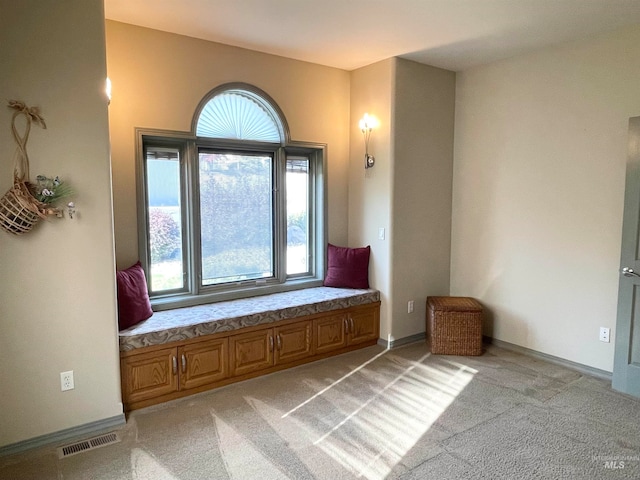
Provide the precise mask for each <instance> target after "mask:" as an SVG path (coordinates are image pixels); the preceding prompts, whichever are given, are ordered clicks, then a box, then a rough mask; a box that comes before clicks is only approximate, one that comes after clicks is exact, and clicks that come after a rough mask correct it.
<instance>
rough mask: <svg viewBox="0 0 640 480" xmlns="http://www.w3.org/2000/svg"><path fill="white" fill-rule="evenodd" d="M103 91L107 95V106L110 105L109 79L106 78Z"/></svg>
mask: <svg viewBox="0 0 640 480" xmlns="http://www.w3.org/2000/svg"><path fill="white" fill-rule="evenodd" d="M104 91H105V93H106V94H107V105H109V104H111V79H110V78H109V77H107V80H106V82H105V87H104Z"/></svg>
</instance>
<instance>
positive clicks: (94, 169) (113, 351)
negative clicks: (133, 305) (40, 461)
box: [0, 0, 122, 446]
mask: <svg viewBox="0 0 640 480" xmlns="http://www.w3.org/2000/svg"><path fill="white" fill-rule="evenodd" d="M0 11H1V12H2V15H0V58H2V75H0V91H1V92H2V102H3V104H2V106H1V107H0V192H1V193H2V194H4V192H6V190H7V189H8V188H9V187H10V185H11V178H12V173H13V153H14V150H15V144H14V143H13V139H12V137H11V135H10V121H11V113H12V112H11V111H10V110H9V109H8V108H6V106H5V105H6V104H5V103H4V102H6V100H7V99H19V100H23V101H25V102H26V103H27V104H29V105H37V106H40V107H41V109H42V113H43V115H44V117H45V119H46V121H47V125H48V128H47V130H42V129H41V128H39V127H33V129H32V131H31V136H30V139H29V144H28V152H29V155H30V159H31V172H30V173H31V178H33V177H35V175H37V174H40V173H42V174H47V175H60V176H61V177H63V179H66V180H67V181H68V182H69V183H70V184H71V185H72V186H73V187H74V189H75V191H76V195H75V201H76V204H77V207H78V216H77V218H75V219H73V220H69V219H68V218H65V219H63V220H59V219H55V218H54V219H52V220H51V221H50V222H44V223H42V224H40V225H37V226H36V227H35V229H34V230H33V231H32V232H29V233H28V234H26V235H24V236H21V237H16V236H13V235H10V234H8V233H6V232H4V231H0V272H2V277H1V280H0V364H2V369H1V370H0V372H1V373H0V385H1V387H0V390H1V391H2V394H0V446H3V445H9V444H13V443H17V442H20V441H23V440H26V439H30V438H32V437H37V436H40V435H45V434H49V433H52V432H56V431H59V430H63V429H67V428H73V427H76V426H79V425H83V424H86V423H90V422H95V421H101V420H104V419H108V418H111V417H117V416H121V415H122V405H121V403H120V384H119V382H120V380H119V372H118V347H117V335H116V333H117V332H116V314H115V280H114V255H113V229H112V221H111V188H110V187H111V185H110V170H109V137H108V125H107V122H108V120H107V105H106V98H105V95H104V81H105V74H106V60H105V48H104V18H103V13H102V1H101V0H67V1H66V2H64V7H62V6H61V5H60V2H58V1H55V0H22V1H20V2H13V1H9V0H0ZM67 370H73V371H74V372H75V390H72V391H68V392H61V391H60V372H62V371H67Z"/></svg>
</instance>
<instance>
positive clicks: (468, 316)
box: [427, 297, 483, 355]
mask: <svg viewBox="0 0 640 480" xmlns="http://www.w3.org/2000/svg"><path fill="white" fill-rule="evenodd" d="M482 315H483V312H482V305H480V303H479V302H478V301H477V300H475V299H473V298H469V297H427V339H428V340H429V343H430V344H431V353H433V354H443V355H482Z"/></svg>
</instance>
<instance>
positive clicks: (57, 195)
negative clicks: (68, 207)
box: [29, 175, 73, 217]
mask: <svg viewBox="0 0 640 480" xmlns="http://www.w3.org/2000/svg"><path fill="white" fill-rule="evenodd" d="M29 191H30V192H31V195H33V196H34V198H35V199H36V200H38V201H39V202H41V203H43V204H45V206H46V213H47V214H48V215H56V216H57V217H61V216H62V210H60V209H59V208H56V207H54V204H56V203H57V202H59V201H60V200H62V199H63V198H66V197H69V196H71V195H73V190H72V189H71V187H70V186H69V185H67V184H65V183H64V182H63V181H62V180H60V177H58V176H56V177H53V178H50V177H45V176H44V175H38V176H37V177H36V183H31V184H30V185H29Z"/></svg>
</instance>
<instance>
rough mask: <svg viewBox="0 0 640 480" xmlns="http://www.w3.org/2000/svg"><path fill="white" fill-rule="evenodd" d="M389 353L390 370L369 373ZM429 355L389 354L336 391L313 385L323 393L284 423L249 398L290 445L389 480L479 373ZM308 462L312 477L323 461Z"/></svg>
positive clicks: (351, 374)
mask: <svg viewBox="0 0 640 480" xmlns="http://www.w3.org/2000/svg"><path fill="white" fill-rule="evenodd" d="M381 355H386V356H385V361H384V363H383V364H380V363H378V364H376V368H375V369H374V368H367V366H368V365H369V364H370V363H371V362H372V361H373V360H375V359H378V358H379V357H380V356H381ZM429 356H430V354H428V353H427V354H426V355H424V356H422V357H421V358H420V359H418V360H417V361H413V360H407V359H405V358H402V357H399V356H397V355H393V354H392V353H389V352H388V351H385V352H382V353H381V354H379V355H377V356H376V357H373V358H372V359H370V360H368V361H367V362H365V363H363V364H362V365H360V366H358V367H357V368H355V369H353V370H351V371H350V372H349V373H348V374H346V375H344V376H342V377H341V378H340V379H339V380H336V381H334V382H332V383H330V384H329V385H328V386H322V385H321V384H320V383H319V382H317V381H316V382H313V381H311V380H306V381H305V383H307V385H309V386H310V387H312V388H314V389H315V390H317V393H315V394H314V395H313V396H311V397H310V398H309V399H307V400H305V401H304V402H302V403H301V404H299V405H298V406H297V407H295V408H293V409H291V410H290V411H288V412H287V413H285V414H284V415H281V417H280V418H281V421H280V422H278V421H277V418H276V417H277V415H278V412H277V411H276V410H274V409H273V408H271V407H269V406H267V405H266V404H264V403H262V402H257V401H255V400H252V399H246V400H247V401H248V403H250V404H251V405H252V407H253V408H254V410H256V411H257V412H258V413H260V415H261V416H262V417H263V418H264V419H265V420H267V422H268V423H269V424H270V425H271V426H272V427H273V428H274V429H275V430H276V431H277V433H278V434H279V435H280V436H281V438H283V439H284V440H285V441H287V442H288V443H289V444H296V445H300V446H306V445H308V444H309V443H312V444H313V445H314V446H315V447H316V448H317V449H319V450H320V451H322V452H323V453H324V455H327V456H328V457H330V458H331V459H333V460H335V461H337V462H338V463H339V464H340V465H341V466H342V467H343V468H344V469H346V470H347V471H349V472H350V473H351V474H353V475H356V476H358V477H364V478H369V479H383V478H385V477H386V476H387V475H388V474H389V473H390V472H391V470H392V469H393V468H394V466H395V465H397V464H398V463H399V462H401V460H402V458H403V457H404V456H405V455H406V454H407V452H409V451H410V450H411V448H412V447H413V446H414V445H415V444H416V442H417V441H418V440H419V439H420V438H421V437H422V436H423V435H424V434H425V433H426V432H427V430H428V429H429V427H431V425H432V424H433V423H434V422H435V421H436V420H437V419H438V417H439V416H440V415H441V414H442V413H443V412H444V411H445V410H446V409H447V407H448V406H449V405H450V404H451V403H452V402H453V401H454V399H455V398H456V397H457V395H458V394H459V393H460V392H461V391H462V390H463V389H464V388H465V387H466V385H467V384H468V383H469V382H470V381H471V380H472V379H473V376H474V375H475V374H476V373H477V371H476V370H475V369H473V368H470V367H468V366H466V365H463V364H460V363H454V362H448V361H446V360H445V361H442V360H443V359H441V358H440V359H439V360H440V361H439V362H437V363H435V364H430V363H428V362H426V361H427V359H428V358H429ZM305 439H306V440H305ZM300 460H301V461H303V462H304V463H305V464H306V465H307V466H308V467H309V468H310V470H312V471H313V470H314V463H317V462H313V461H310V460H309V459H305V458H304V455H301V456H300ZM316 460H317V459H316ZM315 467H317V465H315Z"/></svg>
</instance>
